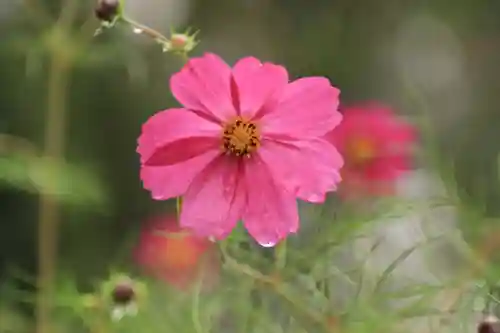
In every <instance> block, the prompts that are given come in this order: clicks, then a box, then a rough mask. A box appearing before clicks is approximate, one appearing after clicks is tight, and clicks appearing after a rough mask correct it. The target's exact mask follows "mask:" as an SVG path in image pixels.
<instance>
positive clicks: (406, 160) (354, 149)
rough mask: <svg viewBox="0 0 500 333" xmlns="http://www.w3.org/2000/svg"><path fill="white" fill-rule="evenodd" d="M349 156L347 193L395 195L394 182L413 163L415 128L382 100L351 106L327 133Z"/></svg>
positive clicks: (345, 177) (345, 169)
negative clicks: (339, 121)
mask: <svg viewBox="0 0 500 333" xmlns="http://www.w3.org/2000/svg"><path fill="white" fill-rule="evenodd" d="M326 137H327V139H328V140H329V141H331V142H332V143H333V144H334V145H335V146H336V147H337V148H338V149H339V151H340V153H341V154H342V156H343V157H344V159H345V165H344V167H343V168H342V170H341V174H342V179H343V182H342V189H341V194H342V195H344V196H358V195H360V194H363V193H367V194H370V195H386V194H392V193H393V191H394V186H393V185H394V181H395V180H396V179H397V178H398V176H399V175H400V173H401V171H404V170H408V169H409V168H411V165H412V148H413V144H414V143H415V141H416V130H415V128H414V127H413V126H412V125H410V124H408V123H406V122H404V121H403V120H402V119H401V118H399V117H398V116H396V115H395V114H394V113H393V111H392V110H391V109H390V108H389V107H387V106H384V105H381V104H378V103H366V104H360V105H356V106H353V107H348V108H346V109H345V111H344V112H343V120H342V123H341V124H340V126H338V127H336V128H335V129H334V130H333V131H331V132H330V133H328V134H327V136H326Z"/></svg>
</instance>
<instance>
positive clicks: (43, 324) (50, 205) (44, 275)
mask: <svg viewBox="0 0 500 333" xmlns="http://www.w3.org/2000/svg"><path fill="white" fill-rule="evenodd" d="M67 69H68V68H67V66H66V62H65V59H61V58H60V57H59V56H58V55H57V52H54V54H53V55H52V61H51V65H50V72H49V82H48V98H47V114H46V118H45V140H44V155H45V157H47V158H52V159H54V160H55V161H56V162H57V161H60V160H62V159H63V153H64V132H65V123H66V121H65V113H66V102H65V101H66V88H67V86H68V84H67V80H68V75H67ZM38 228H39V231H38V265H39V267H38V271H39V273H38V288H39V291H38V297H37V324H38V325H37V332H38V333H51V332H53V330H52V329H51V327H50V311H51V309H52V306H53V304H52V300H53V283H54V279H55V270H56V258H57V243H58V228H59V209H58V203H57V201H56V199H55V198H54V197H53V196H51V195H49V194H45V193H41V195H40V201H39V222H38Z"/></svg>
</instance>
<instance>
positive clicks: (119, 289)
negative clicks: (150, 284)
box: [111, 281, 135, 305]
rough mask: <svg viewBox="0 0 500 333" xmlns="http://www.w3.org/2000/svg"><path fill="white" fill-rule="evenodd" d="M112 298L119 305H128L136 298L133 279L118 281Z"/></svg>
mask: <svg viewBox="0 0 500 333" xmlns="http://www.w3.org/2000/svg"><path fill="white" fill-rule="evenodd" d="M111 299H112V300H113V302H114V303H115V304H117V305H127V304H129V303H130V302H132V301H134V299H135V290H134V286H133V283H132V281H121V282H118V283H117V284H116V285H115V287H114V289H113V290H112V292H111Z"/></svg>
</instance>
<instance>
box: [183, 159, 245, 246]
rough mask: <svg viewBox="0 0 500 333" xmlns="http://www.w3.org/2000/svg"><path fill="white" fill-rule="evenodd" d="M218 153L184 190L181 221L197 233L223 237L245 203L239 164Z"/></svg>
mask: <svg viewBox="0 0 500 333" xmlns="http://www.w3.org/2000/svg"><path fill="white" fill-rule="evenodd" d="M239 162H241V161H238V160H237V159H232V158H231V157H228V156H221V157H219V158H217V159H216V160H214V161H213V162H212V163H211V164H210V165H208V166H207V167H206V168H205V169H204V170H203V171H202V172H201V173H200V174H199V175H198V176H197V177H196V178H195V179H194V181H193V183H192V184H191V186H190V187H189V189H188V190H187V192H186V194H185V196H184V201H183V205H182V211H181V217H180V224H181V226H182V227H185V228H190V229H191V230H193V232H194V233H195V234H197V235H199V236H212V237H216V238H223V237H225V236H227V235H228V234H229V233H230V232H231V230H232V229H233V228H234V226H235V225H236V223H237V222H238V220H239V219H240V218H241V215H242V210H243V207H244V204H245V192H244V187H243V185H244V183H243V179H242V173H243V169H242V165H241V163H239Z"/></svg>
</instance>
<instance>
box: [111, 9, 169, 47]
mask: <svg viewBox="0 0 500 333" xmlns="http://www.w3.org/2000/svg"><path fill="white" fill-rule="evenodd" d="M121 20H122V21H123V22H125V23H127V24H128V25H130V26H132V27H133V28H134V29H137V30H138V31H140V33H142V34H145V35H147V36H149V37H151V38H153V39H154V40H158V41H161V42H164V43H168V42H169V41H170V40H169V39H168V38H167V37H165V36H164V35H163V34H161V33H160V32H158V31H156V30H154V29H152V28H150V27H148V26H145V25H144V24H141V23H139V22H136V21H134V20H132V19H130V18H128V17H125V16H123V17H122V18H121Z"/></svg>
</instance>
